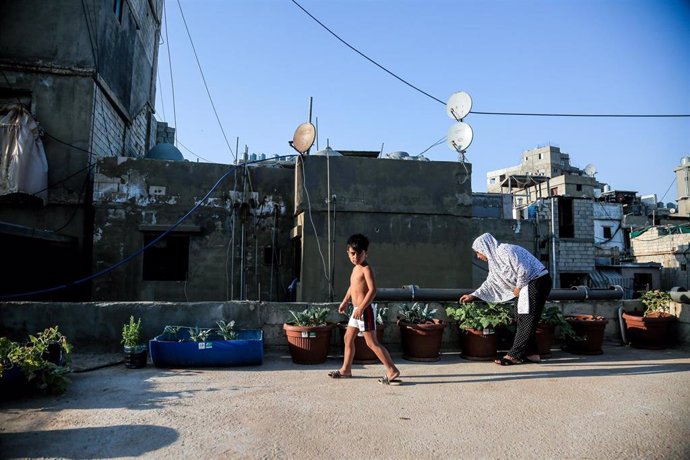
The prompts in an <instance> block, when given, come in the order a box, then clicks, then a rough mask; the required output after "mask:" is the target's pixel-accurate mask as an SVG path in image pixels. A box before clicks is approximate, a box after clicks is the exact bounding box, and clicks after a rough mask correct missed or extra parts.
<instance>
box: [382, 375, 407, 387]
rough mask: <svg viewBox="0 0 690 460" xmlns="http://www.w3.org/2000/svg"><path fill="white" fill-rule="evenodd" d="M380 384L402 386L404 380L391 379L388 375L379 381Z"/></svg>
mask: <svg viewBox="0 0 690 460" xmlns="http://www.w3.org/2000/svg"><path fill="white" fill-rule="evenodd" d="M379 383H380V384H381V385H401V384H402V380H400V379H398V378H395V379H392V380H391V379H389V378H388V376H387V375H384V376H383V377H381V378H380V379H379Z"/></svg>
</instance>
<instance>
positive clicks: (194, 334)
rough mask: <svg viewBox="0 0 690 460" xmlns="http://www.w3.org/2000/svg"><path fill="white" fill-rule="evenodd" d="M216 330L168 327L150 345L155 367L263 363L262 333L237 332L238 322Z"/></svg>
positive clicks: (259, 330)
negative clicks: (236, 325)
mask: <svg viewBox="0 0 690 460" xmlns="http://www.w3.org/2000/svg"><path fill="white" fill-rule="evenodd" d="M216 326H217V327H212V328H203V327H199V326H194V327H190V326H165V328H164V329H163V333H162V334H161V335H159V336H156V337H154V338H153V339H151V341H149V348H150V349H151V360H152V361H153V364H154V365H155V366H156V367H203V366H213V367H225V366H244V365H254V364H261V363H263V349H264V346H263V331H262V330H261V329H240V330H236V329H235V321H227V322H226V321H225V320H220V321H218V322H216Z"/></svg>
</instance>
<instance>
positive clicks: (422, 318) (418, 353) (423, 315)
mask: <svg viewBox="0 0 690 460" xmlns="http://www.w3.org/2000/svg"><path fill="white" fill-rule="evenodd" d="M437 311H438V310H437V309H430V308H429V304H422V303H419V302H415V303H413V304H412V305H410V304H407V303H406V304H404V305H402V306H401V307H400V309H399V310H398V327H399V328H400V343H401V345H402V349H403V359H407V360H409V361H438V360H439V359H441V342H442V339H443V330H444V328H445V327H446V323H445V322H444V321H443V320H440V319H437V318H436V312H437Z"/></svg>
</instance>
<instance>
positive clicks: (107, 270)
mask: <svg viewBox="0 0 690 460" xmlns="http://www.w3.org/2000/svg"><path fill="white" fill-rule="evenodd" d="M295 156H296V155H285V156H282V157H278V158H279V159H280V158H282V159H288V158H293V157H295ZM274 159H275V158H272V160H274ZM261 161H267V160H258V161H254V162H252V163H260V162H261ZM236 168H237V166H236V165H233V166H232V167H231V168H230V169H229V170H228V171H226V172H225V173H224V174H223V175H222V176H221V177H220V179H218V180H217V181H216V183H215V184H214V185H213V187H211V189H210V190H209V191H208V192H206V194H205V195H204V196H203V197H202V198H201V199H200V200H199V201H197V203H196V204H195V205H194V206H192V208H191V209H190V210H189V211H187V212H186V213H185V214H184V215H183V216H182V217H180V218H179V219H178V220H177V221H176V222H175V223H174V224H172V225H171V226H170V227H168V228H167V229H166V230H165V231H164V232H162V233H161V234H160V235H158V236H157V237H156V238H154V239H152V240H151V241H149V243H147V244H146V245H144V246H143V247H142V248H141V249H138V250H136V251H134V252H133V253H131V254H130V255H128V256H126V257H124V258H122V259H121V260H120V261H118V262H116V263H114V264H113V265H111V266H109V267H107V268H104V269H103V270H101V271H99V272H96V273H93V274H91V275H88V276H85V277H83V278H80V279H78V280H75V281H72V282H70V283H66V284H60V285H57V286H52V287H49V288H45V289H38V290H34V291H30V292H20V293H13V294H0V299H17V298H22V297H30V296H35V295H41V294H47V293H50V292H56V291H60V290H62V289H67V288H71V287H75V286H78V285H80V284H83V283H86V282H87V281H91V280H94V279H96V278H99V277H101V276H103V275H105V274H108V273H110V272H112V271H113V270H115V269H117V268H119V267H121V266H122V265H125V264H127V263H129V262H130V261H132V260H134V259H135V258H136V257H138V256H140V255H141V254H143V253H144V252H145V251H146V250H148V249H149V248H151V247H152V246H155V245H156V243H158V242H159V241H160V240H162V239H163V238H165V237H166V236H167V235H168V234H170V232H172V231H173V230H175V229H176V228H177V227H178V226H179V225H180V224H181V223H182V222H184V221H185V220H187V218H189V216H191V215H192V214H194V212H196V210H197V209H199V207H201V205H202V204H203V203H204V202H205V201H206V200H207V199H208V197H209V196H211V194H212V193H213V192H214V191H215V190H216V189H217V188H218V186H219V185H220V184H221V183H222V182H223V180H225V178H226V177H228V176H229V175H230V174H231V173H233V172H234V171H235V169H236ZM317 242H318V240H317Z"/></svg>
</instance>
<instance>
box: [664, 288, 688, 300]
mask: <svg viewBox="0 0 690 460" xmlns="http://www.w3.org/2000/svg"><path fill="white" fill-rule="evenodd" d="M669 294H671V300H673V301H674V302H678V303H690V296H689V294H690V292H688V290H687V289H685V288H684V287H682V286H674V287H672V288H671V291H669Z"/></svg>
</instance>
